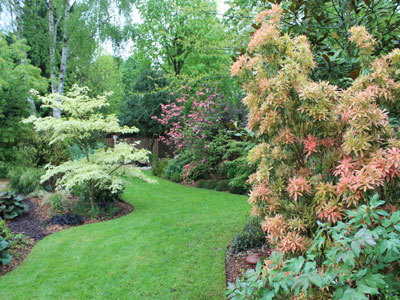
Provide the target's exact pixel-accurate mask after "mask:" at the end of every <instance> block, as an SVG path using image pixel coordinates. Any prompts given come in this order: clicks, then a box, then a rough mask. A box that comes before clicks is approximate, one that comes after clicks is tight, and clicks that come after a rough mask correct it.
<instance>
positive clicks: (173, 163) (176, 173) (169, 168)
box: [163, 156, 186, 182]
mask: <svg viewBox="0 0 400 300" xmlns="http://www.w3.org/2000/svg"><path fill="white" fill-rule="evenodd" d="M181 157H183V156H181ZM185 164H186V160H182V158H181V159H178V158H177V157H175V158H173V159H170V160H169V161H168V162H167V164H166V165H165V167H164V171H163V177H165V178H168V179H170V180H172V181H173V182H182V177H181V174H182V172H183V166H184V165H185Z"/></svg>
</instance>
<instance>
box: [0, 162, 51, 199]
mask: <svg viewBox="0 0 400 300" xmlns="http://www.w3.org/2000/svg"><path fill="white" fill-rule="evenodd" d="M43 174H44V170H43V169H38V168H30V167H24V166H12V167H11V168H10V169H9V171H8V175H7V178H8V179H9V180H10V187H11V189H12V190H13V191H15V192H16V193H18V194H24V195H28V194H30V193H32V192H34V191H38V190H39V189H40V187H41V185H40V177H41V176H42V175H43Z"/></svg>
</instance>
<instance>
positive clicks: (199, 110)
mask: <svg viewBox="0 0 400 300" xmlns="http://www.w3.org/2000/svg"><path fill="white" fill-rule="evenodd" d="M172 95H174V94H173V93H171V96H172ZM178 95H179V96H178V97H177V98H176V100H175V101H171V100H169V101H168V102H167V104H161V111H162V113H161V115H160V116H159V117H157V116H153V117H152V118H153V119H155V120H157V121H158V122H159V123H160V124H161V125H163V126H167V127H168V129H167V130H166V131H165V132H164V134H163V135H161V136H160V137H159V139H160V140H161V141H163V142H164V143H166V144H167V145H170V146H173V147H174V148H175V149H176V151H175V153H176V154H177V155H180V154H181V153H185V152H186V153H189V152H190V153H191V156H192V157H193V158H194V160H193V161H191V162H190V163H188V164H186V165H185V166H184V168H183V170H182V179H183V181H185V182H189V181H191V178H192V177H196V176H197V175H196V174H197V173H198V169H199V168H202V169H204V170H207V171H208V172H209V171H212V170H211V169H212V163H211V162H210V161H209V160H210V158H211V157H213V155H214V156H215V155H216V153H212V149H211V148H212V143H213V141H214V139H215V137H216V136H217V135H218V132H219V130H220V129H222V128H223V124H222V123H221V120H222V114H221V113H219V112H218V104H219V102H220V100H221V98H222V96H221V95H219V94H218V91H217V88H216V87H214V88H207V87H202V88H199V90H197V91H195V92H194V91H193V90H192V89H191V88H190V87H182V88H181V89H180V90H179V92H178ZM211 160H212V159H211ZM210 163H211V165H210Z"/></svg>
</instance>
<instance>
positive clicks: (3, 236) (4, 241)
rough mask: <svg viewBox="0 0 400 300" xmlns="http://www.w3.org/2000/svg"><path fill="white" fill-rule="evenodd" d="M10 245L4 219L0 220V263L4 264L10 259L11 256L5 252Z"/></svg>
mask: <svg viewBox="0 0 400 300" xmlns="http://www.w3.org/2000/svg"><path fill="white" fill-rule="evenodd" d="M9 245H10V241H9V233H8V230H7V227H6V224H5V222H4V220H0V263H1V264H2V265H6V264H8V263H9V262H10V261H11V258H12V256H11V255H10V254H9V253H8V252H7V248H8V247H9Z"/></svg>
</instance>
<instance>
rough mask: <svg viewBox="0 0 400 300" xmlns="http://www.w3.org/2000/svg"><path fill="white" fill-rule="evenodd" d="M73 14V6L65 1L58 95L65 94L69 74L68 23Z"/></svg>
mask: <svg viewBox="0 0 400 300" xmlns="http://www.w3.org/2000/svg"><path fill="white" fill-rule="evenodd" d="M70 12H71V6H70V4H69V0H65V11H64V32H63V42H62V54H61V64H60V76H59V83H58V93H59V94H60V95H63V94H64V84H65V74H66V72H67V60H68V21H69V14H70Z"/></svg>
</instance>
